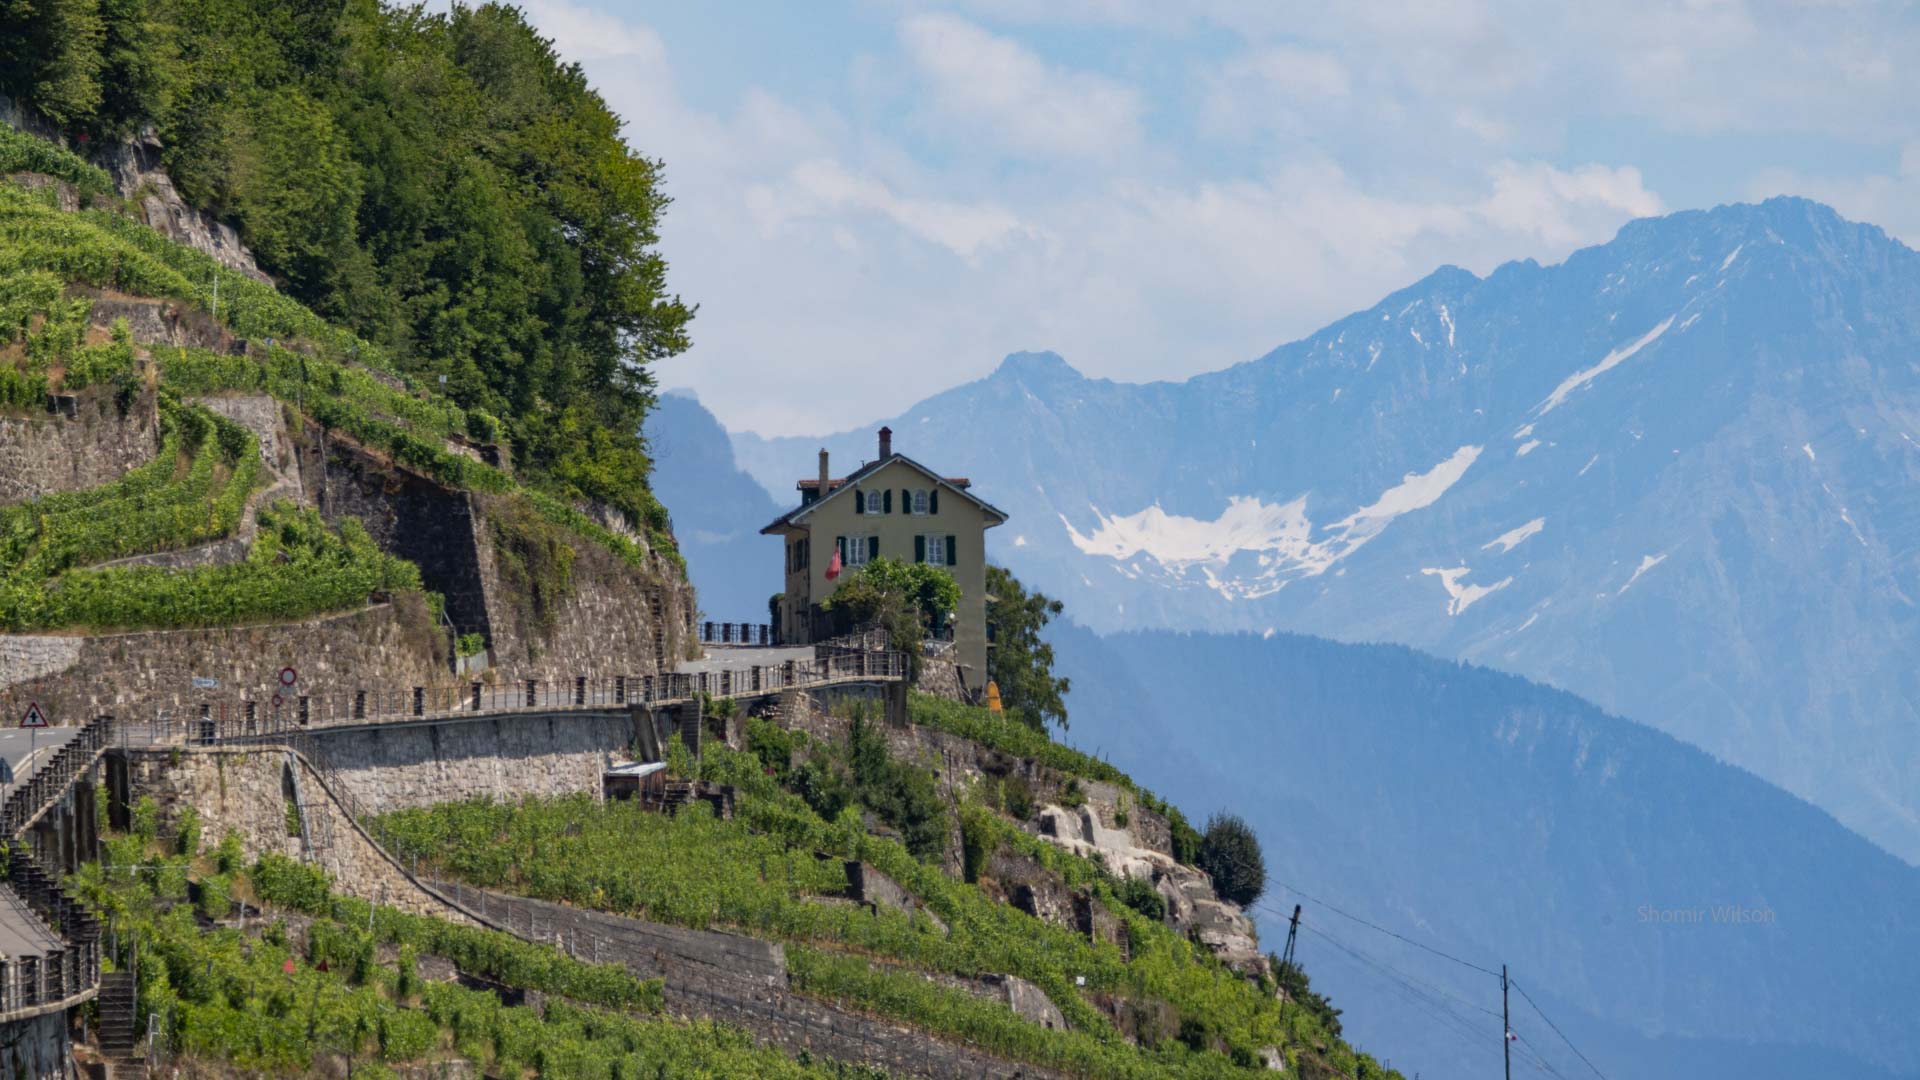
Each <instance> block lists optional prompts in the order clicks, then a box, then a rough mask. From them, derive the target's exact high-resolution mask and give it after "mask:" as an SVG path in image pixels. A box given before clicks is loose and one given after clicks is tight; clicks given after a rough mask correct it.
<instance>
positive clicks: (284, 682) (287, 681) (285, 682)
mask: <svg viewBox="0 0 1920 1080" xmlns="http://www.w3.org/2000/svg"><path fill="white" fill-rule="evenodd" d="M299 681H300V673H299V672H297V671H295V670H293V669H292V668H290V667H283V668H281V669H280V685H281V686H292V685H293V684H294V683H297V682H299Z"/></svg>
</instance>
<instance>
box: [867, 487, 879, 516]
mask: <svg viewBox="0 0 1920 1080" xmlns="http://www.w3.org/2000/svg"><path fill="white" fill-rule="evenodd" d="M862 498H864V499H866V500H867V513H869V514H878V513H881V512H882V511H881V507H880V493H879V492H877V491H869V492H867V493H866V494H865V495H864V496H862Z"/></svg>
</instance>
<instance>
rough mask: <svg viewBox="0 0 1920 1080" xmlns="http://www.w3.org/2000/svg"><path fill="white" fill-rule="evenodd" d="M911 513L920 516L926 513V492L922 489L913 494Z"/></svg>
mask: <svg viewBox="0 0 1920 1080" xmlns="http://www.w3.org/2000/svg"><path fill="white" fill-rule="evenodd" d="M913 512H914V513H916V514H920V515H922V516H925V515H926V512H927V492H926V489H924V488H922V489H921V490H919V491H916V492H914V493H913Z"/></svg>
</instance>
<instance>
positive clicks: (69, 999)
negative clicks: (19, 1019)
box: [0, 844, 100, 1020]
mask: <svg viewBox="0 0 1920 1080" xmlns="http://www.w3.org/2000/svg"><path fill="white" fill-rule="evenodd" d="M5 859H6V881H7V884H8V885H9V886H10V887H11V888H12V889H13V892H14V894H15V895H16V896H18V897H20V899H21V900H23V901H25V902H26V905H27V907H28V908H29V909H31V910H32V911H33V913H34V915H35V916H37V917H39V918H40V919H42V920H44V921H45V922H46V924H47V926H48V927H49V928H50V929H52V930H53V932H54V933H55V934H56V935H58V936H59V937H60V939H61V941H62V943H63V946H64V947H62V948H59V949H53V950H50V951H48V952H47V953H46V954H45V955H44V956H17V957H8V958H5V959H0V1020H5V1019H8V1018H12V1017H16V1016H17V1015H19V1014H21V1013H26V1012H30V1011H33V1010H47V1009H52V1008H56V1007H65V1006H66V1005H69V1004H72V1003H74V1002H76V1001H78V1000H80V999H81V998H84V997H85V996H87V995H88V994H91V993H92V992H93V991H94V990H95V989H97V988H98V987H99V985H100V923H99V921H98V920H96V919H95V918H94V917H93V916H92V915H91V914H89V913H88V912H87V910H86V908H84V907H82V906H81V904H80V902H79V901H78V900H76V899H74V898H73V896H72V895H70V894H69V893H68V892H67V891H66V890H65V889H62V888H61V887H60V885H59V884H58V883H57V882H56V881H55V880H54V879H53V877H52V876H51V875H49V874H48V873H47V872H46V871H45V870H43V869H41V867H40V864H39V863H37V862H35V861H34V858H33V856H32V855H30V854H28V853H27V851H26V849H25V848H24V847H23V846H22V845H20V844H14V845H12V846H11V847H9V848H8V849H7V852H6V855H5Z"/></svg>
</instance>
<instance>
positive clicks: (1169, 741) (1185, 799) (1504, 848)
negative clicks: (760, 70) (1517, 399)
mask: <svg viewBox="0 0 1920 1080" xmlns="http://www.w3.org/2000/svg"><path fill="white" fill-rule="evenodd" d="M686 406H687V407H688V408H689V409H698V406H697V405H696V404H694V403H692V402H691V401H688V402H686ZM706 424H712V421H711V420H710V419H709V420H705V421H703V422H702V425H701V426H703V427H704V426H705V425H706ZM714 426H715V428H716V429H717V425H714ZM896 437H897V436H896ZM690 466H700V467H702V468H704V467H706V466H712V467H713V469H714V471H712V472H703V471H698V470H696V471H694V472H692V473H688V472H683V470H686V469H688V468H689V467H690ZM736 475H737V472H736V470H735V468H734V465H733V462H732V460H731V459H730V458H727V459H724V460H721V459H718V458H715V457H712V456H709V455H704V454H697V455H696V454H677V455H669V456H666V457H663V459H662V464H661V468H660V475H659V476H658V479H657V485H658V486H659V487H661V488H662V490H676V489H680V488H684V489H686V490H695V491H714V490H718V489H720V488H721V487H723V486H725V485H727V484H728V483H731V482H732V481H731V480H729V477H733V476H736ZM978 479H980V480H981V483H982V485H983V487H987V486H989V485H990V482H991V481H990V479H988V478H987V476H986V474H984V473H983V474H981V476H980V477H978ZM676 505H679V506H682V507H685V506H686V505H687V504H686V503H684V502H680V503H677V504H676ZM682 532H683V533H684V532H685V530H684V529H683V530H682ZM1531 539H1532V538H1527V539H1524V540H1522V541H1520V544H1521V545H1524V544H1525V543H1527V542H1530V541H1531ZM684 542H685V540H684V539H683V543H684ZM763 542H764V541H763ZM769 558H777V555H773V554H772V553H771V549H769V550H768V551H766V552H755V551H751V550H747V549H745V548H726V549H715V550H713V551H709V552H696V553H694V554H692V555H690V558H689V571H690V574H691V576H692V579H693V580H694V582H695V583H696V585H697V586H699V587H700V588H701V590H702V595H706V593H707V592H708V591H711V590H717V589H722V588H725V587H726V584H727V582H728V580H729V579H730V578H734V577H744V578H749V579H751V578H752V577H754V576H755V575H757V574H759V573H760V572H761V569H760V568H761V567H762V566H763V565H764V564H765V563H766V562H767V560H768V559H769ZM730 559H731V560H736V561H733V562H729V561H727V560H730ZM740 560H743V561H740ZM1048 636H1049V638H1050V639H1051V641H1052V643H1053V644H1054V646H1055V648H1056V650H1057V653H1058V656H1059V663H1060V671H1061V673H1062V674H1065V675H1068V676H1069V677H1071V679H1072V681H1073V692H1072V694H1071V696H1070V698H1069V707H1070V709H1071V711H1072V716H1073V729H1072V733H1071V734H1072V737H1073V738H1072V741H1073V742H1075V743H1076V744H1078V745H1080V746H1081V747H1082V748H1084V749H1087V750H1090V751H1097V752H1099V753H1100V754H1101V755H1102V756H1105V757H1107V758H1109V759H1111V760H1112V761H1114V762H1115V763H1116V764H1118V765H1120V766H1122V767H1123V768H1128V769H1130V770H1132V771H1133V772H1134V774H1135V775H1137V776H1138V777H1139V778H1140V779H1141V780H1142V782H1144V783H1148V784H1150V785H1152V786H1154V787H1155V788H1156V789H1157V790H1158V791H1159V792H1160V793H1161V794H1163V795H1166V796H1169V797H1171V798H1173V799H1175V800H1176V801H1177V802H1179V803H1181V804H1183V805H1185V806H1186V807H1187V808H1188V809H1189V810H1191V811H1192V812H1194V813H1196V814H1204V813H1206V812H1208V811H1210V810H1214V809H1225V810H1231V811H1234V812H1237V813H1241V814H1243V815H1245V816H1246V817H1247V818H1248V819H1249V820H1250V821H1251V822H1252V823H1253V825H1254V826H1255V828H1256V829H1257V830H1258V832H1259V835H1260V836H1261V839H1262V844H1263V848H1264V850H1265V852H1266V858H1267V863H1268V869H1269V871H1270V873H1271V874H1272V876H1273V878H1274V879H1275V880H1276V882H1283V883H1286V884H1287V885H1291V886H1295V887H1298V888H1301V889H1303V890H1306V892H1307V893H1308V894H1311V895H1310V896H1303V895H1297V894H1294V893H1291V892H1288V891H1287V890H1286V888H1285V887H1284V886H1282V885H1279V884H1276V885H1275V886H1274V887H1273V890H1272V891H1271V892H1270V894H1269V897H1268V898H1267V901H1265V902H1263V904H1262V906H1260V907H1257V908H1255V909H1254V911H1253V912H1252V913H1253V914H1254V915H1255V916H1256V917H1257V918H1259V919H1261V920H1262V921H1263V922H1264V924H1265V925H1264V927H1263V929H1264V934H1263V938H1264V940H1266V941H1267V942H1268V944H1269V946H1270V947H1275V948H1277V947H1278V946H1279V944H1280V943H1281V942H1283V941H1284V940H1285V923H1284V915H1285V913H1286V912H1287V911H1289V910H1290V909H1291V905H1292V904H1293V903H1294V902H1304V903H1305V904H1306V907H1307V912H1306V922H1305V924H1304V929H1303V931H1302V935H1301V942H1300V949H1301V956H1302V957H1303V958H1304V959H1305V961H1306V963H1307V967H1308V971H1309V972H1310V973H1311V975H1312V977H1313V979H1314V985H1315V986H1316V987H1317V988H1319V989H1322V990H1325V991H1331V992H1332V993H1333V995H1334V1002H1335V1004H1336V1005H1337V1006H1340V1007H1342V1008H1344V1009H1346V1010H1347V1016H1346V1017H1345V1020H1346V1023H1347V1024H1348V1025H1349V1029H1350V1030H1351V1031H1352V1032H1353V1033H1354V1034H1355V1035H1356V1036H1357V1037H1360V1038H1361V1039H1362V1040H1363V1041H1364V1042H1365V1043H1366V1044H1367V1045H1369V1046H1373V1047H1376V1048H1377V1049H1378V1051H1379V1052H1380V1053H1382V1054H1384V1055H1387V1056H1389V1057H1390V1058H1391V1060H1392V1061H1393V1063H1395V1064H1397V1065H1400V1066H1402V1067H1404V1068H1408V1069H1410V1070H1412V1071H1416V1072H1419V1073H1420V1074H1421V1075H1424V1076H1427V1077H1441V1078H1445V1077H1456V1076H1458V1077H1467V1076H1479V1075H1486V1074H1487V1070H1488V1069H1489V1068H1490V1067H1491V1068H1495V1069H1497V1068H1498V1062H1499V1052H1500V1051H1499V1032H1498V1022H1499V1021H1498V1014H1497V1012H1496V1013H1494V1014H1492V1015H1491V1017H1490V1016H1489V1014H1487V1013H1486V1012H1483V1011H1478V1010H1484V1009H1486V1008H1489V1007H1492V1008H1495V1009H1497V1007H1498V990H1497V983H1496V982H1494V981H1491V980H1489V979H1487V978H1486V977H1484V975H1483V974H1482V973H1475V972H1473V971H1471V970H1468V969H1465V968H1462V967H1459V966H1458V965H1455V964H1452V963H1450V962H1448V961H1446V960H1441V959H1437V958H1436V957H1434V956H1433V955H1432V954H1429V953H1426V952H1423V951H1421V950H1418V949H1415V948H1413V947H1411V946H1406V945H1404V944H1402V943H1399V942H1396V941H1394V940H1393V939H1390V938H1387V937H1385V936H1383V935H1380V934H1378V933H1376V932H1374V931H1371V930H1368V929H1365V928H1362V927H1359V926H1357V925H1356V924H1353V923H1351V922H1349V921H1347V920H1345V919H1343V918H1341V917H1340V916H1339V915H1338V914H1336V913H1335V912H1333V911H1332V910H1331V909H1330V908H1329V907H1328V906H1327V904H1336V905H1341V906H1342V907H1344V908H1345V909H1346V910H1347V911H1350V912H1353V913H1356V914H1359V915H1361V916H1363V917H1367V918H1370V919H1373V920H1376V921H1378V922H1380V923H1381V924H1383V925H1385V926H1388V927H1390V928H1392V929H1395V930H1397V931H1400V932H1404V933H1407V934H1411V935H1413V936H1415V937H1416V938H1418V939H1419V940H1421V941H1422V942H1424V943H1427V944H1430V945H1434V946H1437V947H1439V948H1442V949H1445V950H1447V951H1449V952H1450V953H1452V954H1454V955H1458V956H1461V957H1465V958H1467V959H1469V960H1471V961H1473V962H1477V963H1480V964H1483V965H1498V964H1500V963H1511V964H1512V965H1513V967H1514V972H1515V976H1516V978H1517V979H1518V980H1519V982H1520V983H1521V985H1523V986H1524V987H1525V988H1526V990H1527V992H1528V993H1529V994H1531V995H1532V996H1533V997H1534V998H1536V999H1538V1001H1539V1003H1540V1004H1541V1006H1542V1007H1544V1008H1546V1009H1547V1010H1549V1013H1550V1015H1551V1016H1552V1017H1553V1019H1554V1022H1555V1023H1556V1024H1558V1025H1559V1026H1561V1027H1562V1028H1564V1029H1565V1030H1566V1031H1567V1032H1568V1034H1570V1035H1571V1036H1572V1037H1573V1038H1574V1039H1575V1040H1576V1042H1578V1043H1579V1045H1580V1046H1582V1047H1583V1049H1584V1050H1585V1051H1586V1052H1588V1053H1589V1054H1591V1055H1592V1056H1593V1057H1594V1059H1595V1060H1596V1061H1597V1063H1598V1064H1599V1065H1600V1067H1601V1068H1602V1069H1603V1070H1605V1072H1606V1075H1608V1076H1613V1077H1623V1076H1636V1077H1646V1078H1649V1080H1667V1078H1671V1080H1680V1078H1682V1077H1699V1076H1729V1077H1732V1076H1738V1077H1741V1078H1742V1080H1790V1078H1793V1080H1797V1078H1798V1077H1803V1076H1818V1075H1841V1074H1844V1075H1848V1076H1853V1077H1859V1078H1861V1080H1893V1078H1901V1080H1910V1078H1913V1077H1917V1076H1920V1043H1916V1041H1915V1030H1914V1029H1913V1027H1912V1025H1911V1024H1910V1023H1909V1012H1910V1005H1911V1002H1912V1001H1913V1000H1915V999H1916V998H1917V997H1920V982H1916V981H1915V976H1914V974H1913V972H1914V971H1916V970H1920V967H1916V961H1920V955H1916V953H1915V952H1914V944H1913V939H1912V936H1911V935H1910V934H1907V933H1906V932H1905V930H1904V927H1905V922H1906V920H1907V918H1908V916H1907V912H1909V911H1910V910H1911V909H1912V908H1913V906H1914V905H1915V904H1916V903H1920V870H1916V869H1915V868H1913V867H1910V866H1907V865H1905V864H1903V863H1901V862H1900V861H1899V860H1898V859H1896V858H1894V857H1892V856H1891V855H1888V854H1887V853H1885V852H1883V851H1880V850H1879V849H1877V848H1876V847H1874V846H1873V845H1871V844H1869V843H1868V842H1866V841H1865V840H1863V839H1861V838H1859V837H1858V836H1856V835H1854V834H1852V833H1851V832H1849V831H1848V830H1846V829H1845V828H1843V827H1842V826H1841V825H1839V824H1838V823H1837V822H1835V821H1834V820H1833V819H1832V818H1831V817H1830V816H1828V815H1827V814H1825V813H1823V812H1821V811H1820V810H1818V809H1815V808H1813V807H1810V806H1808V805H1807V804H1805V803H1803V802H1801V801H1800V800H1798V799H1795V798H1793V797H1791V796H1789V795H1787V794H1784V793H1782V792H1780V791H1779V790H1777V789H1775V788H1774V787H1772V786H1770V785H1768V784H1766V783H1764V782H1762V781H1760V780H1758V779H1756V778H1754V777H1753V776H1751V775H1748V774H1746V773H1744V772H1742V771H1741V770H1738V769H1735V768H1731V767H1729V766H1726V765H1724V764H1720V763H1717V762H1715V761H1713V760H1712V759H1711V757H1710V756H1709V755H1706V754H1704V753H1701V752H1700V751H1698V750H1696V749H1693V748H1691V747H1689V746H1686V745H1684V744H1683V743H1680V742H1678V741H1676V740H1674V739H1672V738H1669V737H1667V736H1665V735H1662V734H1659V733H1657V732H1655V731H1652V730H1650V729H1648V728H1647V727H1644V726H1642V725H1639V724H1636V723H1632V722H1628V721H1624V720H1621V719H1618V718H1615V717H1611V716H1607V715H1605V714H1604V713H1603V712H1601V711H1600V710H1598V709H1595V708H1594V707H1593V706H1591V705H1590V704H1588V703H1586V702H1584V701H1581V700H1579V699H1577V698H1575V697H1573V696H1572V695H1569V694H1567V693H1564V692H1561V691H1556V690H1550V689H1547V688H1545V687H1541V686H1538V685H1535V684H1532V683H1529V682H1527V681H1526V680H1524V679H1520V678H1516V677H1514V676H1510V675H1503V674H1499V673H1497V672H1493V671H1489V670H1485V669H1481V668H1476V667H1472V666H1467V665H1460V664H1456V663H1452V662H1449V661H1445V660H1440V659H1436V658H1434V657H1430V656H1425V655H1421V654H1419V653H1417V652H1414V651H1412V650H1409V649H1406V648H1403V647H1397V646H1358V645H1347V644H1340V643H1336V642H1331V641H1325V640H1316V639H1312V638H1306V637H1300V636H1296V635H1291V634H1275V635H1273V636H1272V637H1270V638H1269V637H1265V636H1263V635H1254V634H1248V633H1240V634H1205V633H1176V632H1167V631H1154V632H1131V633H1124V634H1117V635H1111V636H1108V637H1106V638H1101V637H1098V636H1096V635H1095V634H1093V633H1091V632H1089V631H1088V630H1086V629H1083V628H1081V627H1078V626H1076V625H1073V624H1071V623H1060V624H1056V625H1055V626H1054V627H1053V628H1052V629H1051V630H1050V631H1049V634H1048ZM1729 905H1745V906H1746V907H1748V908H1751V909H1758V910H1763V911H1765V912H1767V913H1768V917H1767V918H1766V919H1765V920H1764V921H1757V922H1753V923H1750V924H1726V923H1719V922H1714V921H1712V919H1711V918H1709V917H1703V918H1702V920H1700V921H1698V922H1689V923H1669V924H1663V923H1661V922H1659V921H1657V920H1643V919H1642V917H1641V909H1643V908H1650V909H1653V910H1656V911H1676V912H1677V911H1692V910H1696V909H1708V910H1709V911H1710V910H1711V909H1712V908H1714V907H1726V906H1729ZM1349 947H1351V948H1357V949H1359V950H1361V951H1362V952H1363V953H1364V954H1365V955H1366V956H1367V957H1368V958H1369V960H1371V961H1378V962H1384V963H1387V964H1390V965H1392V966H1393V967H1394V968H1395V969H1396V970H1398V971H1400V972H1402V973H1404V974H1405V975H1407V976H1410V977H1412V978H1414V979H1418V980H1421V982H1423V983H1425V984H1427V985H1428V986H1430V987H1437V988H1441V989H1443V990H1444V991H1445V992H1446V993H1447V994H1452V995H1456V996H1457V998H1459V999H1461V1000H1464V1001H1466V1002H1470V1003H1472V1004H1471V1005H1465V1004H1461V1003H1460V1001H1459V1000H1455V999H1454V998H1444V1000H1446V1001H1447V1002H1448V1005H1447V1006H1446V1008H1448V1009H1452V1010H1453V1011H1455V1012H1457V1013H1459V1014H1461V1015H1460V1016H1458V1017H1456V1018H1454V1019H1439V1018H1437V1016H1436V1009H1437V1008H1439V1007H1438V1006H1435V1005H1434V1004H1433V1003H1432V1001H1431V1000H1430V999H1422V998H1421V997H1420V996H1419V995H1418V994H1415V995H1413V996H1411V997H1410V996H1409V992H1408V991H1407V988H1406V987H1405V986H1404V985H1399V984H1396V983H1394V982H1393V981H1392V980H1391V979H1388V978H1386V977H1385V976H1383V975H1382V974H1381V973H1380V972H1379V971H1378V970H1375V969H1373V968H1370V967H1369V966H1368V963H1367V962H1365V961H1361V960H1357V959H1355V958H1354V957H1352V956H1350V955H1349V954H1348V953H1346V952H1344V951H1342V950H1343V948H1349ZM1527 1008H1528V1006H1525V1005H1522V1004H1519V1003H1518V1001H1517V999H1516V1009H1518V1010H1522V1011H1524V1010H1526V1009H1527ZM1516 1027H1517V1029H1518V1030H1520V1031H1522V1032H1523V1033H1524V1034H1525V1035H1526V1036H1527V1037H1528V1039H1529V1040H1530V1042H1531V1041H1532V1040H1534V1039H1535V1037H1538V1039H1539V1044H1540V1046H1541V1047H1542V1048H1543V1049H1544V1051H1545V1053H1546V1054H1547V1056H1548V1060H1549V1062H1551V1063H1554V1064H1555V1065H1556V1067H1558V1068H1560V1069H1561V1072H1562V1075H1565V1076H1573V1075H1576V1074H1578V1073H1580V1072H1583V1071H1584V1069H1585V1066H1584V1065H1582V1064H1581V1063H1579V1062H1578V1061H1577V1059H1574V1058H1573V1057H1572V1056H1571V1054H1570V1053H1569V1052H1568V1051H1566V1050H1565V1049H1564V1048H1556V1046H1555V1044H1554V1042H1553V1040H1554V1036H1553V1034H1552V1033H1551V1031H1550V1030H1548V1029H1545V1028H1544V1027H1543V1025H1542V1022H1541V1021H1539V1020H1538V1019H1537V1018H1535V1017H1533V1016H1532V1015H1530V1014H1528V1015H1523V1016H1522V1017H1521V1019H1520V1021H1519V1022H1518V1023H1517V1024H1516Z"/></svg>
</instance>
